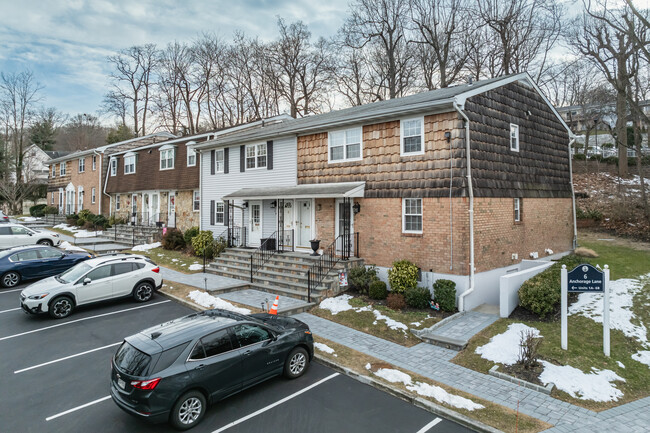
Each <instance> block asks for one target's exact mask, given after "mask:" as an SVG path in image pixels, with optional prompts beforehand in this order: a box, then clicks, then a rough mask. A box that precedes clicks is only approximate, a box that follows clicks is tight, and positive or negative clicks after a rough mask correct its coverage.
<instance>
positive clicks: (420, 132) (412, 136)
mask: <svg viewBox="0 0 650 433" xmlns="http://www.w3.org/2000/svg"><path fill="white" fill-rule="evenodd" d="M400 144H401V148H400V154H401V155H421V154H423V153H424V118H422V117H418V118H416V119H403V120H402V121H401V122H400Z"/></svg>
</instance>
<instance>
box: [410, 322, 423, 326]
mask: <svg viewBox="0 0 650 433" xmlns="http://www.w3.org/2000/svg"><path fill="white" fill-rule="evenodd" d="M411 325H413V326H422V324H421V323H420V322H411Z"/></svg>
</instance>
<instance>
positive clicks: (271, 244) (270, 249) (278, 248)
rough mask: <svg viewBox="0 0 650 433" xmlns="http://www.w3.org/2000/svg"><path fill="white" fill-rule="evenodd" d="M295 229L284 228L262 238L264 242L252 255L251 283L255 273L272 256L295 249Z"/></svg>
mask: <svg viewBox="0 0 650 433" xmlns="http://www.w3.org/2000/svg"><path fill="white" fill-rule="evenodd" d="M293 248H294V241H293V230H282V231H280V232H273V234H272V235H271V236H269V237H268V238H264V239H262V243H261V245H260V246H259V248H258V249H256V250H255V251H254V252H253V254H251V257H250V271H251V272H250V273H251V276H250V277H251V283H252V282H253V275H255V274H256V273H257V271H259V270H260V269H261V268H262V266H264V264H265V263H266V262H268V261H269V259H270V258H271V257H273V256H274V255H276V254H278V253H282V252H285V251H293Z"/></svg>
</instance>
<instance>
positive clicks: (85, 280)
mask: <svg viewBox="0 0 650 433" xmlns="http://www.w3.org/2000/svg"><path fill="white" fill-rule="evenodd" d="M92 282H93V280H91V279H90V278H88V277H86V278H84V286H85V285H86V284H90V283H92Z"/></svg>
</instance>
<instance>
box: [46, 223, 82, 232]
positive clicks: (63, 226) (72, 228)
mask: <svg viewBox="0 0 650 433" xmlns="http://www.w3.org/2000/svg"><path fill="white" fill-rule="evenodd" d="M52 228H54V229H61V230H67V231H69V232H73V231H77V230H78V229H77V228H76V227H72V226H69V225H67V224H57V225H55V226H53V227H52Z"/></svg>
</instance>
